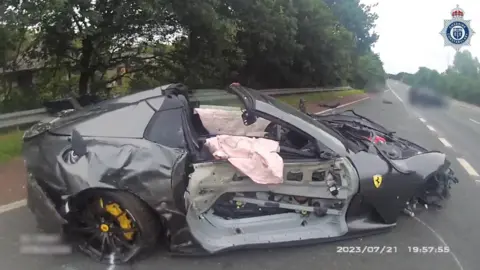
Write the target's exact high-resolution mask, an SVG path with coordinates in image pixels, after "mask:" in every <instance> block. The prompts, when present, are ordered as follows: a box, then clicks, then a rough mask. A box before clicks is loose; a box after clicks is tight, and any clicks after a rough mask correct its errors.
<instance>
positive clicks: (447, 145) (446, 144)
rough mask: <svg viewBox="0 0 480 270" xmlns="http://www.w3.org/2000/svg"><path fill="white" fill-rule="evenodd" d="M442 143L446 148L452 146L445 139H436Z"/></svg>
mask: <svg viewBox="0 0 480 270" xmlns="http://www.w3.org/2000/svg"><path fill="white" fill-rule="evenodd" d="M438 139H439V140H440V141H441V142H442V143H443V145H445V146H446V147H452V145H451V144H450V143H449V142H448V141H447V140H446V139H445V138H438Z"/></svg>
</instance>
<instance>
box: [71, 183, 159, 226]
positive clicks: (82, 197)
mask: <svg viewBox="0 0 480 270" xmlns="http://www.w3.org/2000/svg"><path fill="white" fill-rule="evenodd" d="M101 192H115V193H122V194H127V195H128V196H132V197H134V198H135V199H137V200H138V201H139V202H140V203H141V204H142V205H143V206H144V207H145V209H148V211H149V213H150V214H152V215H153V216H154V217H155V218H156V219H157V221H158V222H160V224H163V220H162V217H161V215H159V214H158V212H157V211H156V210H155V208H154V206H152V205H151V204H149V203H148V202H147V201H145V200H144V199H143V198H142V197H141V196H139V195H138V194H136V193H134V192H131V191H129V190H123V189H116V188H108V187H89V188H86V189H83V190H81V191H79V192H77V193H75V194H72V195H70V196H69V197H68V198H67V200H66V203H67V205H68V207H72V206H73V207H76V206H77V205H79V204H81V203H82V202H85V201H86V200H87V199H89V198H90V197H91V196H94V195H95V194H98V193H101Z"/></svg>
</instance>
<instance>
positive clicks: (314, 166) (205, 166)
mask: <svg viewBox="0 0 480 270" xmlns="http://www.w3.org/2000/svg"><path fill="white" fill-rule="evenodd" d="M332 165H333V163H332V162H318V161H315V162H312V161H310V162H308V161H307V162H290V161H285V163H284V175H285V177H288V174H289V173H291V172H295V173H301V174H302V179H301V180H300V181H290V180H288V178H287V179H286V180H285V181H284V183H283V184H275V185H263V184H257V183H255V182H253V181H252V180H251V179H250V178H248V177H247V176H246V175H244V174H242V173H241V172H239V171H238V170H237V169H235V167H233V166H232V165H231V164H230V163H228V162H227V161H216V162H206V163H199V164H195V165H194V172H193V173H192V174H190V181H189V186H188V190H187V195H186V196H187V200H188V201H189V202H190V203H191V204H192V206H193V208H194V209H195V210H196V211H197V212H198V213H204V212H205V211H207V210H208V209H210V208H211V207H212V205H213V204H214V203H215V201H216V200H217V199H218V198H220V196H221V195H222V194H225V193H228V192H273V193H277V194H288V195H292V196H305V197H312V198H327V199H328V198H329V199H347V197H348V196H349V195H351V194H353V193H355V192H356V190H357V189H358V182H357V181H358V180H357V175H356V172H355V169H354V168H353V167H352V165H351V164H350V163H349V162H348V161H347V160H345V159H338V161H336V162H335V167H336V168H338V169H339V170H340V177H341V178H340V183H338V188H339V193H338V195H337V196H333V195H332V194H331V193H330V191H329V190H328V184H327V180H329V179H330V177H331V175H330V173H329V171H330V170H331V169H332ZM319 172H321V173H323V176H322V178H321V179H317V180H318V181H314V180H315V178H314V177H312V176H314V174H315V173H319ZM312 178H313V179H312Z"/></svg>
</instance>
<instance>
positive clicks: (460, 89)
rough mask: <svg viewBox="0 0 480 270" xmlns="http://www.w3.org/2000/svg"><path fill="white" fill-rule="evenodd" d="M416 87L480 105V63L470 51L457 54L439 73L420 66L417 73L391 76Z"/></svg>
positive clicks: (402, 73)
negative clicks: (451, 62) (446, 67)
mask: <svg viewBox="0 0 480 270" xmlns="http://www.w3.org/2000/svg"><path fill="white" fill-rule="evenodd" d="M390 77H391V78H393V79H397V80H402V81H403V82H405V83H406V84H409V85H411V86H416V87H428V88H431V89H433V90H435V91H439V92H440V93H443V94H446V95H449V96H451V97H453V98H455V99H459V100H463V101H466V102H469V103H473V104H478V105H480V63H479V60H478V59H477V58H476V57H475V58H474V57H473V56H472V54H471V53H470V52H469V51H468V50H465V51H461V52H457V53H456V54H455V58H454V60H453V65H451V66H450V67H449V68H448V69H447V70H446V71H445V72H443V73H439V72H438V71H436V70H432V69H429V68H426V67H420V68H419V69H418V71H417V72H416V73H415V74H409V73H405V72H401V73H399V74H396V75H391V76H390Z"/></svg>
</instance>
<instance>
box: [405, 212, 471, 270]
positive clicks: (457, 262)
mask: <svg viewBox="0 0 480 270" xmlns="http://www.w3.org/2000/svg"><path fill="white" fill-rule="evenodd" d="M413 218H414V219H415V220H416V221H418V222H419V223H421V224H422V225H423V226H425V227H426V228H427V229H428V230H430V231H431V232H432V233H433V235H435V237H437V239H438V241H440V242H441V243H442V245H443V246H445V247H450V246H449V245H447V242H445V240H444V239H443V237H442V236H441V235H440V234H439V233H437V232H436V231H435V230H434V229H433V228H432V227H430V226H429V225H428V224H427V223H425V222H423V221H422V220H421V219H419V218H418V217H413ZM449 254H450V255H452V257H453V260H455V263H456V264H457V266H458V269H460V270H463V266H462V264H461V263H460V260H459V259H458V258H457V255H455V253H453V251H452V250H450V252H449Z"/></svg>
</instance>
